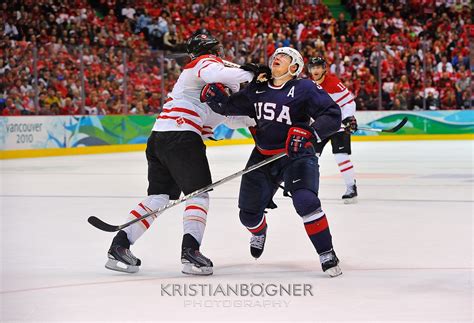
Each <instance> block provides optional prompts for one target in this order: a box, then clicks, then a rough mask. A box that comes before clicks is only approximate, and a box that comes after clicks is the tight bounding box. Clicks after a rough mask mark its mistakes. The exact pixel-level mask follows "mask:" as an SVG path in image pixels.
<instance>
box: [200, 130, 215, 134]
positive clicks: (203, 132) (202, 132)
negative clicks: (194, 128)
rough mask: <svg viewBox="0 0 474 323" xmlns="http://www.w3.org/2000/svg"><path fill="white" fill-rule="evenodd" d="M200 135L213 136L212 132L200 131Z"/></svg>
mask: <svg viewBox="0 0 474 323" xmlns="http://www.w3.org/2000/svg"><path fill="white" fill-rule="evenodd" d="M201 134H203V135H213V134H214V132H213V131H201Z"/></svg>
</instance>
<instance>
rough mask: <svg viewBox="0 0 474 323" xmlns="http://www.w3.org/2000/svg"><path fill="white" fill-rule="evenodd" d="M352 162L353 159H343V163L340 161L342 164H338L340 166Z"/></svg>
mask: <svg viewBox="0 0 474 323" xmlns="http://www.w3.org/2000/svg"><path fill="white" fill-rule="evenodd" d="M350 162H351V161H350V160H349V159H348V160H346V161H343V162H342V163H340V164H338V165H339V166H342V165H344V164H347V163H350Z"/></svg>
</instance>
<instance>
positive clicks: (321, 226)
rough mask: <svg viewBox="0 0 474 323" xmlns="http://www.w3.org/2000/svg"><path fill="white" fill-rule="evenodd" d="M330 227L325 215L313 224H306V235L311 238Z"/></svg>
mask: <svg viewBox="0 0 474 323" xmlns="http://www.w3.org/2000/svg"><path fill="white" fill-rule="evenodd" d="M328 227H329V224H328V220H327V219H326V215H323V217H322V218H320V219H318V220H316V221H315V222H313V223H309V224H305V225H304V228H305V230H306V233H307V234H308V235H309V236H312V235H313V234H317V233H319V232H321V231H324V230H326V229H327V228H328Z"/></svg>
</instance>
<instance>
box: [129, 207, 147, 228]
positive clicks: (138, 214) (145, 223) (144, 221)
mask: <svg viewBox="0 0 474 323" xmlns="http://www.w3.org/2000/svg"><path fill="white" fill-rule="evenodd" d="M130 214H131V215H133V216H134V217H136V218H137V219H138V218H139V217H141V215H140V213H138V212H137V211H135V210H131V211H130ZM142 223H143V225H144V226H145V228H147V229H148V228H149V227H150V223H148V221H147V220H145V219H143V220H142Z"/></svg>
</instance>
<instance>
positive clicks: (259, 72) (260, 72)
mask: <svg viewBox="0 0 474 323" xmlns="http://www.w3.org/2000/svg"><path fill="white" fill-rule="evenodd" d="M240 68H241V69H243V70H244V71H247V72H251V73H253V75H254V77H253V80H252V82H257V83H259V82H265V81H268V80H269V79H271V78H272V70H271V69H270V67H268V66H267V65H263V64H254V63H246V64H244V65H242V66H240Z"/></svg>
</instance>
